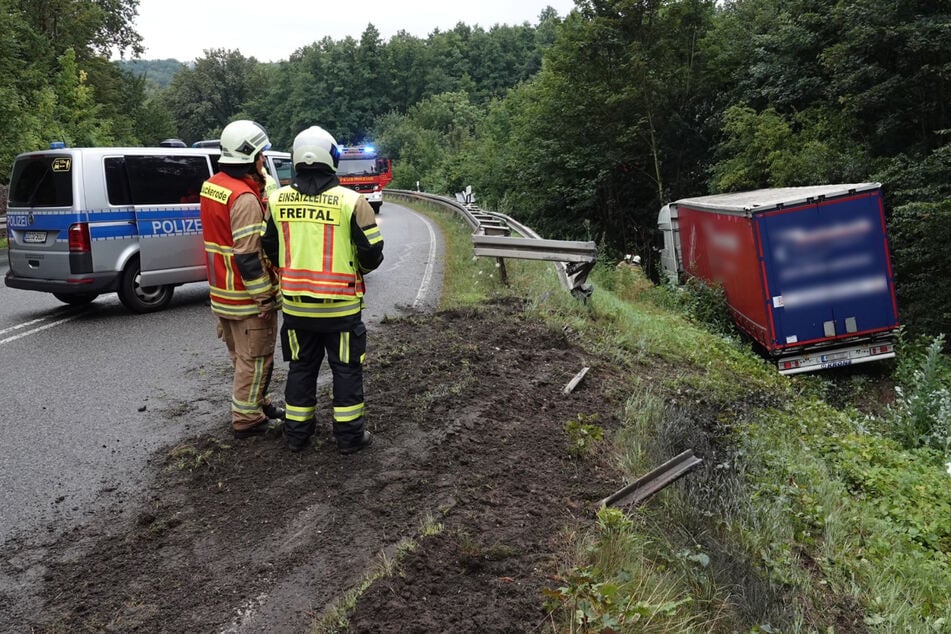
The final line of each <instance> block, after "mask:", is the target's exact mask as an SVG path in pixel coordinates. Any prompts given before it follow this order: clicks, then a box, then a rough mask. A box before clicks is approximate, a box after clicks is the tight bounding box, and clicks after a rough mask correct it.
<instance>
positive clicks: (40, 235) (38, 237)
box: [23, 231, 46, 244]
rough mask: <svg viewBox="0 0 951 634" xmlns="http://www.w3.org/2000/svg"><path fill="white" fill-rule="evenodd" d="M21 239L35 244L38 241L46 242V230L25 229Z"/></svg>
mask: <svg viewBox="0 0 951 634" xmlns="http://www.w3.org/2000/svg"><path fill="white" fill-rule="evenodd" d="M23 241H24V242H27V243H29V244H36V243H38V242H46V232H45V231H27V232H26V233H24V234H23Z"/></svg>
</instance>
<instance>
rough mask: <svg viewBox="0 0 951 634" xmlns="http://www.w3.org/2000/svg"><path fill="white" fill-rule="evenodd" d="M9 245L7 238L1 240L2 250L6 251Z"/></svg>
mask: <svg viewBox="0 0 951 634" xmlns="http://www.w3.org/2000/svg"><path fill="white" fill-rule="evenodd" d="M8 244H9V243H8V242H7V239H6V238H0V249H6V248H7V245H8Z"/></svg>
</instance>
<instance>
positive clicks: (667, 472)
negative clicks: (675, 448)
mask: <svg viewBox="0 0 951 634" xmlns="http://www.w3.org/2000/svg"><path fill="white" fill-rule="evenodd" d="M701 462H703V460H701V459H700V458H698V457H696V456H695V455H693V450H692V449H688V450H687V451H684V452H683V453H681V454H679V455H678V456H676V457H674V458H671V459H670V460H668V461H667V462H665V463H664V464H662V465H661V466H659V467H657V468H656V469H654V470H652V471H651V472H650V473H648V474H646V475H644V476H641V477H640V478H638V479H637V480H635V481H634V482H632V483H630V484H629V485H627V486H626V487H624V488H623V489H621V490H620V491H617V492H616V493H613V494H612V495H609V496H608V497H606V498H604V499H603V500H601V501H600V502H598V508H600V507H604V506H637V505H638V504H642V503H643V502H645V501H646V500H647V499H648V498H649V497H651V496H652V495H654V494H655V493H657V492H658V491H660V490H661V489H663V488H665V487H666V486H667V485H669V484H672V483H673V482H676V481H677V480H679V479H680V478H681V477H683V476H684V475H685V474H686V473H687V472H688V471H690V470H691V469H693V468H694V467H695V466H697V465H698V464H700V463H701Z"/></svg>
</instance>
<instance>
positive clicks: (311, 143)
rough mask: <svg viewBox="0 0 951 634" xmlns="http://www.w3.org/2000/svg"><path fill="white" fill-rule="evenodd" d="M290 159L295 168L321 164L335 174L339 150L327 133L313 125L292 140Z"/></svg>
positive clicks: (338, 160)
mask: <svg viewBox="0 0 951 634" xmlns="http://www.w3.org/2000/svg"><path fill="white" fill-rule="evenodd" d="M291 158H292V159H293V160H294V166H295V167H296V166H298V165H317V164H318V163H322V164H324V165H326V166H327V167H329V168H331V169H332V170H333V171H335V172H336V171H337V164H338V163H339V162H340V150H339V149H338V148H337V142H336V141H335V140H334V138H333V137H332V136H330V133H329V132H327V131H326V130H324V129H323V128H321V127H319V126H316V125H314V126H311V127H309V128H307V129H306V130H304V131H303V132H301V133H300V134H298V135H297V137H295V138H294V148H293V151H292V154H291Z"/></svg>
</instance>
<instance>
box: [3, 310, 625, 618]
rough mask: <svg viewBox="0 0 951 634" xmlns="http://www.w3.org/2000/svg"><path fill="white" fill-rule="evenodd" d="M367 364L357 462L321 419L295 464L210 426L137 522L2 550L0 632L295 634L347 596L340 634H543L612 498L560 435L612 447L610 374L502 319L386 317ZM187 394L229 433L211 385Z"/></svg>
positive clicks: (98, 521) (272, 444) (140, 509)
mask: <svg viewBox="0 0 951 634" xmlns="http://www.w3.org/2000/svg"><path fill="white" fill-rule="evenodd" d="M369 346H370V350H369V353H368V360H367V365H366V394H367V408H368V413H369V414H368V416H369V418H368V421H369V422H368V425H369V428H370V430H371V431H372V432H373V433H374V436H375V439H374V444H373V445H372V446H371V447H370V448H368V449H367V450H365V451H363V452H360V453H358V454H355V455H353V456H340V455H338V454H337V453H336V451H335V450H334V445H333V441H332V438H331V437H330V431H329V428H330V424H329V420H328V421H326V425H325V426H324V428H323V429H322V430H321V431H319V432H318V437H317V441H318V442H316V443H315V446H314V447H313V448H312V449H311V450H308V451H305V452H302V453H300V454H294V453H291V452H289V451H287V450H286V449H285V447H284V445H283V442H282V440H281V439H280V437H279V436H278V437H276V438H256V439H250V440H246V441H236V440H233V439H232V438H231V437H230V434H229V429H228V426H227V423H226V422H222V423H221V424H220V425H217V426H215V428H214V431H212V432H210V433H207V434H202V435H199V436H197V437H194V438H191V439H189V440H188V441H187V442H184V443H182V444H179V445H177V446H175V447H169V448H167V449H166V450H164V451H162V452H159V453H157V454H156V455H155V456H154V458H153V460H152V465H153V467H154V471H155V475H154V481H153V482H154V483H153V485H152V486H151V487H150V488H149V489H148V490H147V491H143V493H142V497H141V499H140V500H139V501H137V503H136V506H135V507H134V508H131V509H130V508H116V509H114V510H113V511H111V512H105V513H103V514H102V515H101V516H99V517H97V518H95V520H91V521H88V522H86V523H85V524H83V525H81V526H80V527H78V528H77V529H75V530H73V531H71V532H70V533H68V534H65V535H47V536H35V537H33V538H31V539H29V540H21V541H18V542H14V543H11V544H7V545H6V546H5V548H4V552H3V557H2V558H0V575H3V576H4V577H6V578H7V583H5V584H3V586H2V587H3V588H4V590H3V595H5V596H0V630H3V631H15V632H77V631H92V632H96V631H107V632H176V633H178V632H258V631H265V632H308V631H310V630H311V629H312V628H313V626H314V624H315V623H316V622H317V621H318V620H319V619H321V618H326V615H327V614H328V613H329V611H330V610H331V609H332V608H335V607H339V606H341V605H343V600H344V599H345V598H346V597H347V596H348V593H353V592H354V591H355V590H356V589H363V592H362V593H361V594H360V595H359V597H358V598H357V600H356V603H355V606H354V607H353V608H352V609H350V610H348V611H346V617H347V618H348V619H349V630H350V631H354V632H448V631H452V632H481V633H485V632H525V631H539V630H545V629H547V630H548V631H551V628H550V625H547V623H548V621H549V619H550V617H549V615H547V614H546V612H545V608H544V596H543V594H542V591H543V589H544V588H546V587H550V588H551V587H557V586H558V581H557V575H558V573H559V572H563V569H564V566H565V565H566V564H567V563H568V562H566V561H565V554H566V553H567V552H570V544H569V541H570V540H569V539H568V536H569V535H571V534H572V532H573V531H576V530H578V529H579V528H581V527H583V526H585V525H587V524H589V523H590V522H591V521H592V519H593V514H594V507H595V504H596V501H597V500H599V499H601V498H603V497H605V496H607V495H608V494H610V493H611V492H613V491H615V490H616V489H618V488H619V487H620V485H621V484H622V483H621V482H620V480H619V476H618V475H617V474H616V473H615V472H614V471H613V468H612V467H611V465H610V461H609V460H608V459H607V458H599V457H598V456H592V457H588V458H585V459H579V458H578V457H574V456H572V455H571V453H570V452H569V451H568V437H567V435H566V433H565V424H566V423H567V422H568V421H570V420H578V418H579V416H583V417H584V419H585V420H586V421H591V420H595V421H597V423H598V424H599V425H601V426H602V427H604V428H605V430H606V431H610V430H611V429H614V428H615V427H616V426H617V425H618V420H617V415H618V414H619V412H620V411H621V407H620V404H621V403H623V401H624V399H625V398H626V395H627V393H628V392H627V386H626V385H625V381H624V380H623V377H622V376H621V374H620V372H618V371H617V370H616V369H615V368H614V367H613V366H612V365H611V364H610V363H608V362H605V361H603V360H600V359H598V358H595V357H594V356H592V355H590V354H588V353H586V352H585V351H583V350H581V349H580V348H578V347H577V346H576V345H574V344H573V343H572V342H571V341H570V340H569V338H568V337H566V335H565V334H564V333H562V332H553V331H551V330H549V329H548V328H547V327H546V326H544V325H542V324H540V323H539V322H537V321H534V320H533V319H531V318H528V317H526V316H525V314H524V313H523V311H522V309H521V307H520V306H519V304H518V302H516V301H504V302H497V303H493V304H492V305H487V306H485V307H483V308H481V309H479V310H472V311H467V312H443V313H439V314H436V315H423V316H411V317H406V318H400V319H396V320H387V321H385V322H384V323H382V324H379V325H377V326H375V327H374V328H373V329H372V330H371V331H370V341H369ZM280 364H281V362H280V361H279V360H278V365H279V366H280ZM586 366H588V367H590V368H591V371H590V372H589V373H588V374H587V376H586V378H585V380H584V381H582V382H581V384H580V385H579V386H578V387H577V388H576V389H575V390H574V392H572V393H571V394H570V395H565V394H563V392H562V390H563V388H564V387H565V386H566V385H567V384H568V382H569V381H570V380H571V379H572V378H573V377H574V376H575V375H576V374H577V373H578V372H579V370H581V369H582V367H586ZM201 380H204V381H207V383H208V385H207V391H208V393H209V394H218V393H220V394H221V408H222V414H220V415H217V416H219V417H220V418H222V419H223V420H226V414H225V412H226V411H227V406H228V405H227V403H228V400H227V396H228V391H229V385H230V378H229V375H228V373H227V372H217V373H208V374H207V375H206V376H205V377H204V378H203V379H201ZM277 387H278V390H280V388H281V387H282V386H280V385H279V386H277ZM329 402H330V397H329V394H327V393H326V390H324V393H322V394H321V397H320V400H319V403H318V415H320V414H321V413H323V415H324V416H325V417H326V416H329V413H328V412H329ZM604 449H605V450H606V445H605V447H604ZM130 504H131V502H130ZM381 571H386V572H388V574H386V575H384V576H379V578H376V579H375V580H374V581H373V582H372V583H369V584H368V583H366V580H367V579H368V578H370V577H372V576H374V575H377V576H378V574H379V573H380V572H381ZM12 588H18V589H19V591H14V590H12ZM349 596H352V594H350V595H349Z"/></svg>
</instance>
